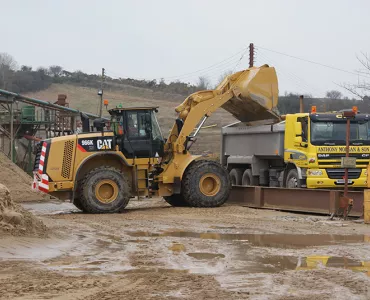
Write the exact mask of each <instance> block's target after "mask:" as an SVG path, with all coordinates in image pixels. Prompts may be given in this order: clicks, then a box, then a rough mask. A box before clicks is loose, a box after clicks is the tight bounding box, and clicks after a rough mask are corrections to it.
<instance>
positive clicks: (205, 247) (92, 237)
mask: <svg viewBox="0 0 370 300" xmlns="http://www.w3.org/2000/svg"><path fill="white" fill-rule="evenodd" d="M25 207H26V209H29V210H31V211H32V212H34V213H35V214H37V215H39V217H40V218H42V220H43V222H44V223H45V224H46V225H47V226H48V227H49V228H50V232H51V233H50V234H49V237H48V238H44V239H42V238H35V237H4V238H2V243H1V245H0V259H1V260H2V261H1V263H0V298H1V299H122V298H125V299H164V298H166V299H179V298H181V299H369V298H370V288H369V286H370V285H369V283H370V282H369V279H370V277H369V276H367V274H370V267H369V266H370V263H369V262H370V243H369V241H370V237H369V236H368V235H367V234H369V235H370V230H369V227H368V226H365V225H363V224H357V223H354V222H353V221H345V222H343V221H339V220H337V221H334V222H329V221H328V220H327V218H326V217H320V216H310V215H303V214H289V213H283V212H276V211H264V210H253V209H249V208H244V207H237V206H223V207H220V208H210V209H196V208H185V207H184V208H174V207H170V206H168V205H167V204H166V203H165V202H164V201H163V200H161V199H154V200H148V201H142V202H140V201H132V202H131V203H130V204H129V207H128V209H127V210H125V212H124V213H122V214H114V215H86V214H82V213H79V211H78V210H77V209H75V208H74V207H73V206H71V205H70V204H68V203H63V204H59V203H43V204H41V203H37V204H26V205H25ZM325 264H326V265H325Z"/></svg>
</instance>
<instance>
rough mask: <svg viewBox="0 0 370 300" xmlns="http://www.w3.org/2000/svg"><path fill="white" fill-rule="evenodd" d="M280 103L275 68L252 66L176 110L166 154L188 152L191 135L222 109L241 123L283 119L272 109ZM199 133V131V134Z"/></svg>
mask: <svg viewBox="0 0 370 300" xmlns="http://www.w3.org/2000/svg"><path fill="white" fill-rule="evenodd" d="M277 103H278V81H277V76H276V72H275V69H274V68H273V67H269V66H268V65H263V66H261V67H252V68H249V69H247V70H244V71H240V72H237V73H234V74H232V75H229V76H227V77H226V78H225V79H224V80H223V81H222V82H221V83H220V84H219V85H218V86H217V87H216V89H214V90H207V91H200V92H196V93H194V94H191V95H190V96H189V97H187V98H186V99H185V101H184V102H183V103H182V104H180V105H179V106H178V107H176V109H175V110H176V112H177V113H178V114H179V117H178V118H179V119H178V120H177V121H176V123H175V124H174V125H173V127H172V130H171V132H170V135H169V137H168V139H167V142H166V145H165V148H164V149H165V152H166V153H167V155H170V153H173V152H175V153H176V152H177V153H183V152H184V150H187V149H186V145H187V142H188V141H189V137H190V139H191V136H190V134H191V133H192V131H193V130H194V128H195V127H196V126H197V125H198V124H199V125H198V128H200V127H201V126H202V125H203V123H204V122H205V120H206V119H207V118H208V117H210V116H211V115H212V113H213V112H214V111H215V110H217V109H218V108H219V107H222V108H224V109H225V110H226V111H228V112H230V113H231V114H232V115H233V116H234V117H235V118H237V119H238V120H240V121H242V122H252V121H261V120H273V121H275V122H276V121H278V120H280V118H279V116H278V115H277V114H275V113H274V112H273V111H272V109H273V108H274V107H276V105H277ZM197 131H198V130H196V133H197Z"/></svg>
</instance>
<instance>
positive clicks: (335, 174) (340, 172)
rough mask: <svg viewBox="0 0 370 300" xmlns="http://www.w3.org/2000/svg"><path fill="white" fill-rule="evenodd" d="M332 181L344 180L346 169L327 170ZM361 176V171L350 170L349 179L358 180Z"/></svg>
mask: <svg viewBox="0 0 370 300" xmlns="http://www.w3.org/2000/svg"><path fill="white" fill-rule="evenodd" d="M326 173H327V174H328V177H329V178H330V179H343V177H344V169H326ZM360 175H361V169H348V179H357V178H359V177H360Z"/></svg>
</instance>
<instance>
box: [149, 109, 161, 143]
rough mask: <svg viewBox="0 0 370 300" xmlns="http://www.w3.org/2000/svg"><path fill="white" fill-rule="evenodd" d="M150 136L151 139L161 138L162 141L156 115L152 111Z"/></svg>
mask: <svg viewBox="0 0 370 300" xmlns="http://www.w3.org/2000/svg"><path fill="white" fill-rule="evenodd" d="M151 115H152V138H153V140H162V141H163V136H162V132H161V128H160V127H159V124H158V120H157V117H156V115H155V112H154V111H152V113H151Z"/></svg>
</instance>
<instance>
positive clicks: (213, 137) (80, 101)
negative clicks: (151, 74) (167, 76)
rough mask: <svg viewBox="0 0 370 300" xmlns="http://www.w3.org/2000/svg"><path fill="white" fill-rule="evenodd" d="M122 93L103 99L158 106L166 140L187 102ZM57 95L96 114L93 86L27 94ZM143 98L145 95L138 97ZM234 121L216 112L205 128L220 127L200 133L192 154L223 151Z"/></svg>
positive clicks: (45, 97)
mask: <svg viewBox="0 0 370 300" xmlns="http://www.w3.org/2000/svg"><path fill="white" fill-rule="evenodd" d="M125 91H126V93H125V92H124V91H120V90H118V89H110V90H104V99H107V100H109V107H110V108H112V107H115V106H117V105H118V104H122V105H123V106H124V107H133V106H158V107H159V113H158V120H159V123H160V125H161V128H162V133H163V135H164V136H165V137H167V134H168V132H169V130H170V128H171V126H172V125H173V123H174V121H175V118H176V113H175V110H174V109H175V107H176V106H177V105H178V104H180V103H181V102H182V100H183V99H185V97H184V96H180V95H176V97H175V98H177V99H182V100H174V99H173V98H169V97H168V98H167V99H154V98H150V97H148V92H147V90H145V91H144V90H143V92H141V91H140V89H138V88H135V93H134V95H132V94H131V93H129V92H128V91H129V90H128V89H126V90H125ZM58 94H66V95H67V97H68V98H67V100H68V101H69V103H70V107H73V108H76V109H79V110H82V111H86V112H90V113H95V114H96V113H97V111H98V101H99V97H98V95H97V90H96V89H94V88H90V87H79V86H75V85H69V84H52V85H51V86H50V87H49V88H48V89H46V90H43V91H39V92H33V93H28V94H27V96H30V97H35V98H38V99H41V100H45V101H50V102H53V101H56V99H57V95H58ZM137 95H142V96H137ZM233 121H235V119H234V118H233V117H232V116H231V115H230V114H229V113H227V112H226V111H224V110H223V109H220V110H219V111H217V112H216V113H215V114H214V115H212V116H211V117H210V118H209V119H208V120H207V122H206V124H205V126H207V125H211V124H217V127H214V128H208V129H204V130H201V131H200V133H199V135H198V141H197V142H196V143H195V144H194V145H193V148H192V151H193V153H197V154H199V153H202V152H203V151H210V152H212V153H219V149H220V131H221V127H222V126H223V125H226V124H229V123H231V122H233Z"/></svg>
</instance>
